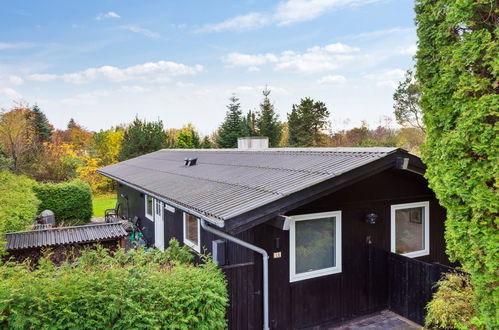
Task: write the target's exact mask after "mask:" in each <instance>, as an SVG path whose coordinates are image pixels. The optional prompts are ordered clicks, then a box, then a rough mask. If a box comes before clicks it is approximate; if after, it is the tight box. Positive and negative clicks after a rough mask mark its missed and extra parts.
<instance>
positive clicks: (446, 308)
mask: <svg viewBox="0 0 499 330" xmlns="http://www.w3.org/2000/svg"><path fill="white" fill-rule="evenodd" d="M437 287H438V289H437V292H436V293H435V294H434V295H433V300H432V301H430V302H429V303H428V306H427V307H426V308H427V310H428V313H427V315H426V320H425V326H426V327H427V328H438V329H473V328H475V329H476V328H477V327H476V326H475V325H473V324H472V319H473V318H474V317H476V309H475V306H474V295H473V287H472V286H471V284H470V282H469V277H468V276H467V275H462V274H458V273H448V274H446V275H445V277H444V278H442V279H441V280H440V281H439V282H438V283H437Z"/></svg>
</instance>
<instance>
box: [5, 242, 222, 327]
mask: <svg viewBox="0 0 499 330" xmlns="http://www.w3.org/2000/svg"><path fill="white" fill-rule="evenodd" d="M185 253H188V252H186V251H182V254H185ZM174 254H175V253H174ZM0 278H2V281H0V327H1V328H9V329H10V328H19V329H104V328H113V329H160V328H161V329H224V328H226V327H227V322H226V320H225V310H226V307H227V302H228V297H227V290H226V282H225V279H224V275H223V273H222V272H221V270H220V269H218V268H217V267H216V266H215V264H213V263H212V262H211V261H208V262H207V263H205V264H203V265H199V266H193V265H191V264H188V263H185V262H183V263H181V262H177V261H174V260H172V253H171V251H168V250H167V251H164V252H161V251H158V250H152V251H144V250H132V251H129V252H124V250H123V249H120V250H119V251H118V252H117V253H116V254H115V255H114V256H110V255H109V252H108V251H107V250H105V249H102V248H99V249H97V250H87V251H84V252H83V254H82V256H81V257H80V258H79V259H77V261H76V262H74V263H73V264H69V263H65V264H62V265H61V266H60V267H56V266H55V265H54V264H52V263H51V262H49V261H48V260H47V259H42V260H41V262H40V264H39V268H38V269H37V270H34V271H31V270H30V269H29V266H28V265H27V264H16V263H8V264H5V265H4V266H0Z"/></svg>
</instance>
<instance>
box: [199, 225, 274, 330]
mask: <svg viewBox="0 0 499 330" xmlns="http://www.w3.org/2000/svg"><path fill="white" fill-rule="evenodd" d="M201 227H202V228H203V229H204V230H206V231H208V232H210V233H212V234H215V235H217V236H220V237H222V238H225V239H226V240H228V241H231V242H234V243H236V244H238V245H241V246H242V247H245V248H247V249H250V250H252V251H255V252H256V253H259V254H261V255H262V261H263V330H268V329H269V255H268V254H267V251H265V250H264V249H262V248H259V247H258V246H255V245H252V244H250V243H248V242H245V241H243V240H240V239H239V238H236V237H234V236H231V235H229V234H227V233H224V232H223V231H220V230H218V229H215V228H213V227H211V226H209V225H208V224H207V223H206V222H205V219H203V218H201Z"/></svg>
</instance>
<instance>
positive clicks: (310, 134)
mask: <svg viewBox="0 0 499 330" xmlns="http://www.w3.org/2000/svg"><path fill="white" fill-rule="evenodd" d="M329 125H330V122H329V111H328V109H327V107H326V105H325V104H324V102H321V101H314V100H313V99H312V98H310V97H306V98H304V99H301V101H300V104H299V105H296V104H293V108H292V110H291V113H289V114H288V130H289V133H288V134H289V137H288V144H289V145H290V146H292V147H320V146H324V145H325V143H326V141H325V130H326V129H327V128H328V127H329Z"/></svg>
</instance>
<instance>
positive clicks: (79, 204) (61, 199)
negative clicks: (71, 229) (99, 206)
mask: <svg viewBox="0 0 499 330" xmlns="http://www.w3.org/2000/svg"><path fill="white" fill-rule="evenodd" d="M33 190H34V191H35V193H36V196H37V197H38V199H40V201H41V204H40V207H39V211H40V212H41V211H43V210H51V211H53V212H54V214H55V219H56V221H57V222H58V223H60V222H62V221H74V220H77V221H85V222H86V221H88V220H90V217H91V216H92V190H91V188H90V186H89V185H88V184H87V183H85V182H83V181H81V180H73V181H70V182H63V183H57V184H53V183H37V184H35V185H34V186H33Z"/></svg>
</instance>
